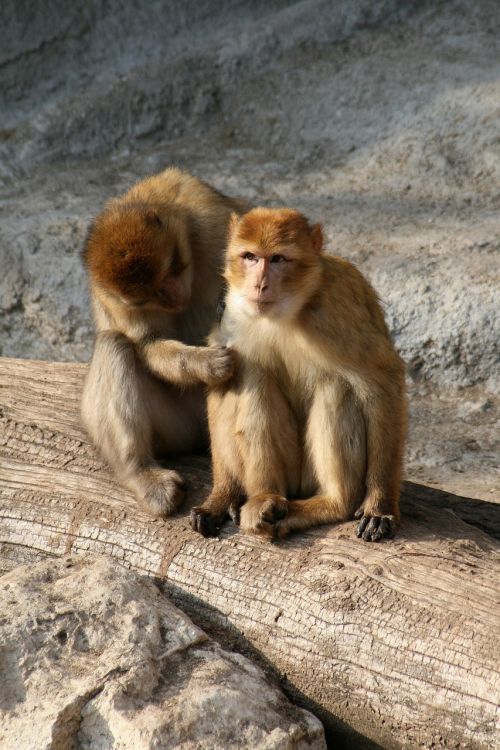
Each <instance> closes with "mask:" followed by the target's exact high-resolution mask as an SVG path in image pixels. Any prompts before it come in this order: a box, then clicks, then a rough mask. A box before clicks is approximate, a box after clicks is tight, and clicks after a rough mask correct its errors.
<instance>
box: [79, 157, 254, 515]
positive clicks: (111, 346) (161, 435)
mask: <svg viewBox="0 0 500 750" xmlns="http://www.w3.org/2000/svg"><path fill="white" fill-rule="evenodd" d="M243 207H244V204H243V202H239V201H237V200H233V199H230V198H228V197H226V196H224V195H222V194H220V193H218V192H217V191H216V190H214V189H213V188H211V187H210V186H208V185H206V184H205V183H203V182H202V181H201V180H198V179H197V178H196V177H193V176H191V175H189V174H187V173H185V172H182V171H180V170H178V169H174V168H171V169H167V170H165V171H164V172H162V173H161V174H158V175H155V176H153V177H149V178H147V179H145V180H142V181H141V182H139V183H137V184H136V185H134V186H133V187H132V188H131V189H130V190H129V191H128V192H127V193H125V195H123V196H121V197H119V198H115V199H113V200H111V201H109V202H108V204H107V205H106V207H105V209H104V210H103V212H102V213H101V214H100V215H99V216H98V217H97V219H96V220H95V222H94V223H93V225H92V227H91V229H90V231H89V236H88V240H87V243H86V248H85V250H84V260H85V263H86V266H87V268H88V272H89V277H90V290H91V296H92V304H93V310H94V319H95V326H96V341H95V347H94V352H93V356H92V360H91V363H90V367H89V371H88V375H87V378H86V381H85V386H84V392H83V400H82V419H83V422H84V425H85V426H86V428H87V430H88V432H89V434H90V435H91V437H92V438H93V440H94V442H95V444H96V445H97V447H98V448H99V449H100V450H101V452H102V453H103V455H104V457H105V458H106V460H107V461H108V462H109V463H110V464H111V466H112V467H113V468H114V470H115V473H116V475H117V477H118V479H119V480H120V481H121V482H122V484H124V485H125V486H126V487H128V488H129V489H131V490H132V491H133V492H134V493H135V494H136V496H137V499H138V500H139V502H140V503H141V505H142V506H143V507H144V508H145V509H146V510H147V511H149V512H150V513H152V514H153V515H155V516H165V515H168V514H169V513H171V512H172V511H173V510H175V509H176V507H177V506H178V505H179V503H180V502H181V500H182V497H183V482H182V478H181V477H180V476H179V474H178V473H177V472H175V471H173V470H168V469H164V468H162V467H161V465H160V464H159V463H158V462H157V460H156V459H157V458H158V456H160V455H165V454H171V453H186V452H190V451H195V450H197V449H199V448H200V447H202V446H203V445H204V444H205V442H206V440H207V435H206V410H205V404H204V394H203V384H209V385H215V384H218V383H221V382H224V381H225V380H226V379H227V378H228V377H229V376H230V375H231V373H232V371H233V361H232V356H231V353H230V352H229V351H228V350H226V349H224V348H222V347H220V348H217V347H215V348H208V347H206V346H204V343H205V340H206V336H207V333H208V331H209V330H210V326H211V325H212V323H213V322H214V320H215V318H216V308H217V301H218V297H219V294H220V290H221V286H222V281H223V280H222V276H221V266H222V258H223V251H224V246H225V243H226V235H227V226H228V222H229V218H230V215H231V213H232V212H234V211H242V210H243Z"/></svg>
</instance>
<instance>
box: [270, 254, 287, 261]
mask: <svg viewBox="0 0 500 750" xmlns="http://www.w3.org/2000/svg"><path fill="white" fill-rule="evenodd" d="M285 261H286V258H285V256H284V255H271V263H285Z"/></svg>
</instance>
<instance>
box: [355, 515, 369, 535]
mask: <svg viewBox="0 0 500 750" xmlns="http://www.w3.org/2000/svg"><path fill="white" fill-rule="evenodd" d="M361 512H363V511H361ZM358 513H359V511H358ZM357 518H359V516H357ZM369 520H370V516H363V518H362V519H361V521H360V522H359V525H358V528H357V530H356V534H357V536H358V537H360V536H362V535H363V531H364V530H365V528H366V527H367V525H368V521H369Z"/></svg>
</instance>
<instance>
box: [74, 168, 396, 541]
mask: <svg viewBox="0 0 500 750" xmlns="http://www.w3.org/2000/svg"><path fill="white" fill-rule="evenodd" d="M226 246H227V250H226V256H225V267H224V273H223V277H222V275H221V267H222V265H223V263H224V260H223V254H224V248H225V247H226ZM84 260H85V263H86V266H87V268H88V272H89V276H90V288H91V294H92V302H93V308H94V317H95V324H96V328H97V336H96V341H95V348H94V353H93V356H92V361H91V363H90V367H89V371H88V375H87V378H86V382H85V386H84V393H83V401H82V416H83V421H84V424H85V426H86V428H87V430H88V432H89V433H90V435H91V437H92V438H93V440H94V442H95V443H96V445H97V446H98V448H99V449H100V450H101V452H102V453H103V455H104V457H105V458H106V460H107V461H108V462H109V463H110V464H111V465H112V466H113V467H114V470H115V472H116V474H117V476H118V478H119V480H120V481H121V482H122V484H123V485H125V486H126V487H128V488H129V489H131V490H132V491H133V492H134V493H135V495H136V497H137V499H138V500H139V502H140V504H141V505H142V506H143V507H144V508H146V509H147V510H148V511H149V512H150V513H151V514H153V515H154V516H166V515H168V514H170V513H172V512H173V511H175V510H176V508H177V507H178V506H179V504H180V503H181V502H182V499H183V494H184V486H183V481H182V478H181V476H180V475H179V474H178V473H177V472H176V471H173V470H170V469H165V468H163V467H162V466H161V465H160V464H159V463H157V461H156V460H155V458H157V457H158V456H160V455H162V454H166V453H167V454H173V453H190V452H195V451H197V450H199V449H200V448H202V447H203V445H204V444H205V441H206V437H207V436H206V408H205V396H204V388H203V386H208V423H209V431H210V442H211V453H212V461H213V489H212V492H211V494H210V496H209V497H208V498H207V500H206V501H205V502H204V503H203V504H202V505H201V506H199V507H197V508H194V509H193V510H192V512H191V525H192V526H193V528H194V529H195V530H197V531H199V532H200V533H202V534H203V535H212V534H216V533H217V531H218V529H219V528H220V526H221V524H222V523H223V521H224V519H225V518H226V516H227V513H228V511H229V509H230V507H237V506H238V504H239V502H240V500H241V498H246V502H244V504H243V505H242V507H241V509H240V525H241V527H242V529H243V530H244V531H246V532H252V533H257V534H262V535H265V536H268V537H283V536H285V535H286V534H288V533H289V532H290V531H292V530H295V529H304V528H307V527H310V526H314V525H317V524H322V523H332V522H339V521H346V520H348V519H350V518H352V517H357V518H359V519H360V520H359V525H358V528H357V534H358V536H361V537H362V538H363V539H364V540H366V541H378V540H380V539H382V538H384V537H391V536H393V535H394V532H395V528H396V524H397V522H398V520H399V507H398V506H399V490H400V480H401V467H402V459H403V455H402V454H403V445H404V436H405V426H406V398H405V389H404V366H403V363H402V361H401V359H400V358H399V356H398V355H397V353H396V351H395V350H394V347H393V344H392V342H391V339H390V335H389V332H388V329H387V326H386V324H385V321H384V316H383V313H382V310H381V308H380V305H379V302H378V300H377V296H376V294H375V292H374V291H373V289H372V287H371V286H370V284H369V283H368V282H367V281H366V279H365V278H364V277H363V276H362V275H361V273H360V272H359V271H358V270H357V269H356V268H355V267H354V266H353V265H351V263H349V262H347V261H345V260H343V259H341V258H338V257H333V256H329V255H326V254H324V253H323V236H322V230H321V226H320V225H319V224H315V225H313V226H311V225H310V224H309V222H308V220H307V219H306V218H305V216H303V215H302V214H301V213H299V212H298V211H294V210H291V209H287V208H283V209H267V208H253V209H250V207H249V206H247V205H246V204H245V203H244V202H243V201H239V200H235V199H232V198H229V197H227V196H225V195H222V194H221V193H219V192H217V191H216V190H214V189H213V188H211V187H210V186H209V185H207V184H205V183H204V182H202V181H200V180H198V179H197V178H195V177H193V176H191V175H189V174H187V173H185V172H181V171H180V170H178V169H167V170H166V171H164V172H162V173H161V174H158V175H155V176H153V177H150V178H147V179H145V180H143V181H141V182H139V183H138V184H136V185H135V186H134V187H133V188H132V189H131V190H129V191H128V192H127V193H126V194H125V195H123V196H122V197H120V198H118V199H114V200H111V201H110V202H109V203H108V204H107V205H106V207H105V209H104V211H103V212H102V213H101V214H100V215H99V216H98V217H97V219H96V220H95V222H94V223H93V225H92V227H91V228H90V231H89V236H88V239H87V242H86V246H85V250H84ZM223 279H225V283H226V286H227V290H226V292H225V307H224V311H223V314H222V318H221V320H220V322H219V323H215V325H214V321H216V319H217V307H218V300H219V298H220V296H221V290H222V289H223ZM210 330H211V333H210V337H209V344H210V346H205V345H204V343H205V341H206V337H207V335H208V334H209V332H210Z"/></svg>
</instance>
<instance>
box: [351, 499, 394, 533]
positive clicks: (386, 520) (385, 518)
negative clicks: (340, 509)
mask: <svg viewBox="0 0 500 750" xmlns="http://www.w3.org/2000/svg"><path fill="white" fill-rule="evenodd" d="M354 518H356V519H358V518H360V519H361V520H360V522H359V524H358V528H357V530H356V536H358V537H361V539H363V540H364V541H365V542H379V541H380V540H381V539H392V537H393V536H394V534H395V533H396V518H395V516H393V515H381V516H372V515H369V514H366V515H365V512H364V510H363V508H362V507H361V508H359V510H357V511H356V513H355V514H354Z"/></svg>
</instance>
